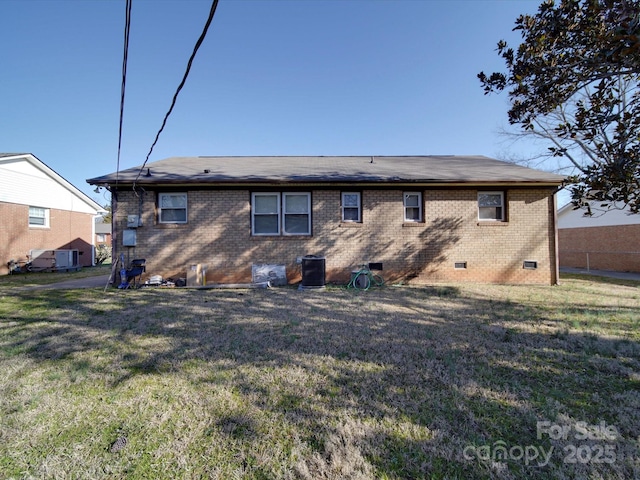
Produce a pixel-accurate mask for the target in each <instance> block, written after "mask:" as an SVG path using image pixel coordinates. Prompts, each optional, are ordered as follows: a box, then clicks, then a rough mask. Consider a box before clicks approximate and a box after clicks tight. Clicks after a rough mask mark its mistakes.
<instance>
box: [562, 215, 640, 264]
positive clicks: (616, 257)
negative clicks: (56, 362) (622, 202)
mask: <svg viewBox="0 0 640 480" xmlns="http://www.w3.org/2000/svg"><path fill="white" fill-rule="evenodd" d="M558 247H559V260H560V266H561V267H577V268H586V269H593V270H614V271H620V272H640V214H631V213H630V212H629V210H628V209H627V208H625V209H616V210H609V211H607V212H600V211H597V210H594V214H593V216H591V217H589V216H585V210H582V209H580V210H574V209H573V205H572V204H567V205H565V206H564V207H562V208H560V210H559V211H558Z"/></svg>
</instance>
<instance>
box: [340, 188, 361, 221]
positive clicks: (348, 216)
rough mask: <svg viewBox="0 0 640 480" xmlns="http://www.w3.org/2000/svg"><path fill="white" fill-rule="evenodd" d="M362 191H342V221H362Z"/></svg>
mask: <svg viewBox="0 0 640 480" xmlns="http://www.w3.org/2000/svg"><path fill="white" fill-rule="evenodd" d="M360 205H361V202H360V192H342V221H343V222H361V221H362V209H361V206H360Z"/></svg>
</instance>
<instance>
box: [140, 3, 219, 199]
mask: <svg viewBox="0 0 640 480" xmlns="http://www.w3.org/2000/svg"><path fill="white" fill-rule="evenodd" d="M217 6H218V0H213V3H212V4H211V10H210V11H209V18H208V19H207V23H206V24H205V26H204V29H203V31H202V33H201V34H200V38H198V41H197V42H196V45H195V47H194V49H193V53H191V57H190V58H189V62H188V63H187V69H186V71H185V72H184V76H183V77H182V81H181V82H180V85H178V89H177V90H176V93H174V95H173V100H172V101H171V107H169V111H168V112H167V113H166V115H165V116H164V120H163V121H162V126H161V127H160V130H158V133H157V134H156V138H155V140H154V141H153V143H152V144H151V148H150V149H149V153H147V158H145V160H144V163H143V164H142V166H141V167H140V171H139V172H138V175H137V176H136V179H135V180H134V181H133V187H134V190H135V185H136V182H137V181H138V179H139V178H140V175H141V174H142V171H143V170H144V167H145V165H146V164H147V162H148V161H149V157H150V156H151V152H153V147H155V146H156V143H158V138H160V133H162V130H164V127H165V125H166V124H167V119H168V118H169V115H171V112H172V111H173V107H174V106H175V104H176V100H177V99H178V94H179V93H180V90H182V87H184V84H185V82H186V81H187V77H188V76H189V71H190V70H191V64H192V63H193V59H194V58H195V57H196V53H197V52H198V49H199V48H200V45H202V42H203V41H204V39H205V37H206V36H207V31H208V30H209V25H211V21H212V20H213V16H214V15H215V13H216V8H217Z"/></svg>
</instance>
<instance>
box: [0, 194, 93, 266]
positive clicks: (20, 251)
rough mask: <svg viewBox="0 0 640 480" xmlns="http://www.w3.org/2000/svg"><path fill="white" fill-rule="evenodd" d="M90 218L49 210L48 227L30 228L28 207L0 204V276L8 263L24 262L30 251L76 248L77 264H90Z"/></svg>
mask: <svg viewBox="0 0 640 480" xmlns="http://www.w3.org/2000/svg"><path fill="white" fill-rule="evenodd" d="M93 218H94V215H91V214H87V213H79V212H71V211H68V210H57V209H50V210H49V226H48V227H46V228H39V227H37V228H34V227H29V206H28V205H21V204H16V203H3V202H0V222H1V223H2V225H3V227H2V228H0V260H1V263H0V275H5V274H7V273H9V269H8V267H7V262H9V260H15V261H20V262H25V261H27V260H28V255H29V252H30V251H31V250H60V249H77V250H78V254H79V257H78V258H79V261H80V265H81V266H83V267H90V266H91V265H92V264H93V247H92V243H93V238H92V235H93Z"/></svg>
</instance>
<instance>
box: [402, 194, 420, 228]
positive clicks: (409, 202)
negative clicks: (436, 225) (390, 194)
mask: <svg viewBox="0 0 640 480" xmlns="http://www.w3.org/2000/svg"><path fill="white" fill-rule="evenodd" d="M403 198H404V200H403V207H404V221H405V222H421V221H422V193H420V192H404V195H403Z"/></svg>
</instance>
